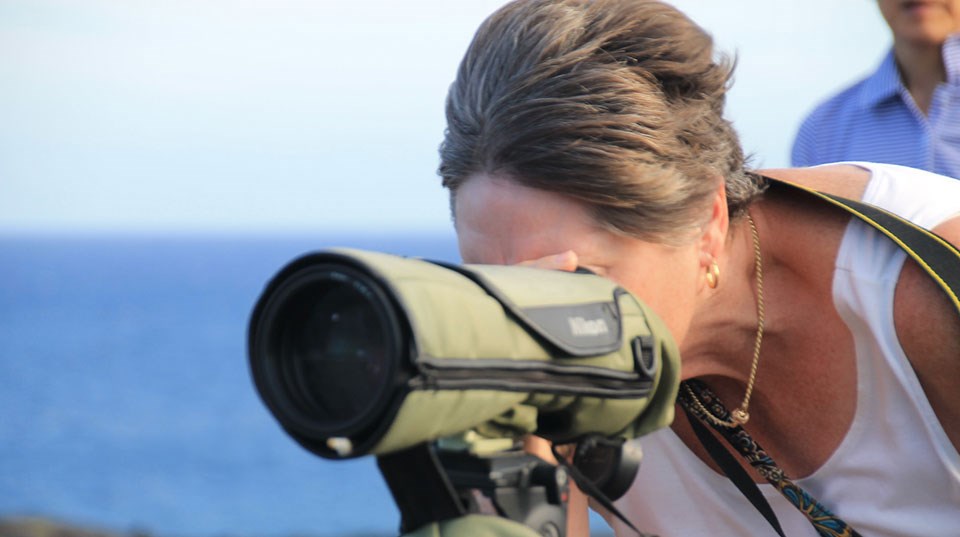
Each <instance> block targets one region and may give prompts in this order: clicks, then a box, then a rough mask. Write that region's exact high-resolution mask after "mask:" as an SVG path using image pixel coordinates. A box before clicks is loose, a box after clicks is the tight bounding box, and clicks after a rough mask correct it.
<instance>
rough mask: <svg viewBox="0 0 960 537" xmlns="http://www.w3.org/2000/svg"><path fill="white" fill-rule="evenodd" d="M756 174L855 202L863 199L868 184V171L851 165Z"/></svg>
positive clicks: (783, 169) (768, 171)
mask: <svg viewBox="0 0 960 537" xmlns="http://www.w3.org/2000/svg"><path fill="white" fill-rule="evenodd" d="M758 173H760V174H762V175H765V176H767V177H772V178H774V179H781V180H784V181H789V182H791V183H796V184H798V185H801V186H805V187H807V188H812V189H814V190H819V191H821V192H826V193H828V194H833V195H835V196H842V197H845V198H849V199H855V200H858V199H861V198H863V193H864V191H865V190H866V188H867V183H869V182H870V171H869V170H866V169H864V168H861V167H859V166H855V165H852V164H833V165H829V166H817V167H815V168H776V169H769V170H759V172H758Z"/></svg>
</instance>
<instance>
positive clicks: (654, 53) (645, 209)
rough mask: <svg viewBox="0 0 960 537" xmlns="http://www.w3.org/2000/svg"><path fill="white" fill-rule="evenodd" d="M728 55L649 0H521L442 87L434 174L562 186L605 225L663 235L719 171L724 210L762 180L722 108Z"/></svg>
mask: <svg viewBox="0 0 960 537" xmlns="http://www.w3.org/2000/svg"><path fill="white" fill-rule="evenodd" d="M732 70H733V62H732V61H731V60H729V59H728V58H727V57H725V56H722V57H720V58H719V59H715V58H714V48H713V40H712V38H711V37H710V36H709V35H708V34H707V33H706V32H705V31H704V30H703V29H702V28H700V27H699V26H697V25H696V24H695V23H693V22H692V21H691V20H690V19H688V18H687V17H686V16H685V15H683V14H682V13H680V12H679V11H677V10H676V9H675V8H673V7H671V6H669V5H667V4H664V3H662V2H658V1H653V0H592V1H591V0H517V1H514V2H511V3H509V4H507V5H506V6H504V7H502V8H501V9H500V10H498V11H497V12H496V13H494V14H493V15H491V16H490V17H489V18H488V19H487V20H486V21H485V22H484V23H483V24H482V25H481V26H480V28H479V30H478V31H477V33H476V35H475V36H474V39H473V42H472V43H471V45H470V47H469V49H468V50H467V53H466V55H465V56H464V58H463V61H462V62H461V64H460V68H459V72H458V73H457V78H456V80H455V81H454V83H453V85H452V86H451V88H450V92H449V95H448V97H447V130H446V132H445V137H444V141H443V144H442V145H441V147H440V168H439V174H440V175H441V176H442V178H443V185H444V186H445V187H447V188H449V189H450V195H451V203H452V202H453V201H454V199H455V196H456V193H457V188H458V187H459V186H460V185H461V184H462V183H463V182H464V181H465V180H467V179H468V178H469V177H470V176H472V175H474V174H478V173H486V174H498V175H500V176H505V177H509V178H510V179H511V180H514V181H516V182H518V183H520V184H523V185H525V186H529V187H533V188H538V189H542V190H548V191H553V192H558V193H562V194H565V195H569V196H571V197H573V198H575V199H578V200H581V201H584V202H586V203H587V204H588V205H589V206H591V207H592V208H593V212H594V216H595V218H596V219H597V221H598V222H599V223H601V224H602V225H604V226H605V227H607V228H608V229H611V230H613V231H615V232H619V233H623V234H627V235H632V236H636V237H639V238H644V239H656V240H660V241H665V242H676V241H679V240H682V239H683V237H684V236H687V235H688V233H689V232H690V231H692V230H693V229H696V228H698V227H699V226H700V225H702V223H703V221H704V220H705V219H706V217H707V209H708V206H709V202H710V199H711V196H712V194H713V192H714V189H715V187H716V185H717V183H716V181H717V180H720V178H723V179H725V181H726V189H727V199H728V205H729V207H730V214H731V215H732V216H734V217H736V216H738V215H740V214H742V212H744V211H745V209H746V207H747V206H748V205H749V203H750V202H751V201H752V200H753V199H754V198H755V197H756V196H757V195H759V193H760V192H761V190H762V187H761V185H759V184H758V183H757V181H756V180H755V179H754V178H753V176H752V174H748V173H745V171H744V157H743V151H742V149H741V147H740V143H739V140H738V138H737V135H736V132H735V131H734V129H733V127H732V125H731V124H730V122H729V121H727V120H725V119H724V118H723V107H724V98H725V95H726V92H727V89H728V87H729V82H730V78H731V73H732Z"/></svg>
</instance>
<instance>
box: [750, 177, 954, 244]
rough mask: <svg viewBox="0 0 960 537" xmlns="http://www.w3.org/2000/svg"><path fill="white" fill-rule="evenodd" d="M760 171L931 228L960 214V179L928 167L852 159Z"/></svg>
mask: <svg viewBox="0 0 960 537" xmlns="http://www.w3.org/2000/svg"><path fill="white" fill-rule="evenodd" d="M761 173H763V174H764V175H767V176H768V177H773V178H775V179H780V180H784V181H789V182H792V183H796V184H799V185H801V186H804V187H807V188H811V189H814V190H818V191H821V192H825V193H828V194H833V195H836V196H842V197H845V198H850V199H855V200H862V201H865V202H867V203H870V204H873V205H876V206H879V207H882V208H884V209H886V210H888V211H890V212H892V213H894V214H896V215H898V216H900V217H902V218H905V219H907V220H910V221H911V222H914V223H915V224H917V225H920V226H922V227H926V228H928V229H933V228H934V227H936V226H938V225H940V224H941V223H944V222H946V221H947V220H949V219H951V218H952V217H956V216H960V180H957V179H953V178H950V177H945V176H942V175H937V174H934V173H931V172H928V171H925V170H919V169H915V168H908V167H906V166H898V165H895V164H877V163H869V162H849V163H838V164H830V165H822V166H816V167H812V168H791V169H777V170H765V171H763V172H761Z"/></svg>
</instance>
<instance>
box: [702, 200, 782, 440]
mask: <svg viewBox="0 0 960 537" xmlns="http://www.w3.org/2000/svg"><path fill="white" fill-rule="evenodd" d="M747 222H749V223H750V232H751V233H752V234H753V254H754V255H753V259H754V266H755V267H756V272H757V336H756V338H755V339H754V343H753V364H751V365H750V379H749V380H748V381H747V392H746V394H744V396H743V402H742V403H740V408H737V409H735V410H733V411H731V412H730V419H729V420H722V419H720V418H718V417H716V416H714V415H713V413H712V412H710V410H708V409H707V407H706V406H704V404H703V403H702V402H700V398H698V397H697V394H695V393H693V390H691V389H690V387H689V386H687V385H686V384H684V388H686V390H687V395H689V396H690V400H691V401H693V404H694V406H696V407H697V409H698V410H700V411H701V412H703V415H704V416H706V417H707V420H708V421H710V422H711V423H714V424H716V425H720V426H723V427H736V426H738V425H744V424H745V423H747V421H749V420H750V413H749V412H747V409H748V408H749V407H750V396H751V395H753V384H754V382H755V381H756V378H757V366H758V365H759V364H760V344H761V343H762V342H763V319H764V314H763V263H762V262H761V260H760V235H759V234H757V226H756V225H755V224H754V223H753V218H752V217H751V216H750V215H749V214H748V215H747Z"/></svg>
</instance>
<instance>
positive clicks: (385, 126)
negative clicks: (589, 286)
mask: <svg viewBox="0 0 960 537" xmlns="http://www.w3.org/2000/svg"><path fill="white" fill-rule="evenodd" d="M503 3H504V2H503V0H408V1H398V0H368V1H365V2H359V1H354V2H349V1H343V2H341V1H328V0H314V1H307V0H300V1H297V0H248V1H240V0H206V1H204V0H164V1H154V0H0V232H3V233H26V232H34V231H54V232H67V231H69V232H76V231H81V232H87V231H104V230H107V231H123V232H141V231H151V232H155V231H161V232H177V233H183V232H186V233H203V232H239V233H253V232H256V233H261V232H267V233H269V232H276V231H284V232H286V231H318V232H347V231H361V232H379V231H390V232H422V231H438V230H446V229H448V228H449V226H450V224H449V217H448V211H447V201H446V194H445V192H444V191H443V190H442V189H441V188H440V186H439V179H438V178H437V176H436V173H435V169H436V166H437V145H438V144H439V142H440V139H441V136H442V131H443V100H444V96H445V94H446V89H447V87H448V85H449V84H450V82H451V80H452V78H453V76H454V72H455V69H456V66H457V64H458V62H459V60H460V56H461V55H462V53H463V52H464V50H465V48H466V46H467V43H468V42H469V40H470V38H471V36H472V34H473V32H474V30H475V29H476V27H477V26H478V25H479V23H480V22H481V21H482V20H483V19H484V18H485V17H486V16H487V15H489V14H490V13H491V12H492V11H494V10H495V9H496V8H497V7H499V6H500V5H502V4H503ZM674 4H675V5H677V6H678V7H680V8H681V9H683V10H685V11H686V12H687V13H688V14H690V15H691V17H692V18H693V19H694V20H696V21H697V22H699V23H700V24H701V25H702V26H704V27H705V28H706V29H707V30H708V31H710V32H711V33H712V34H713V35H714V37H715V38H716V39H717V41H718V44H719V46H720V48H721V49H723V50H726V51H728V52H736V53H737V55H738V58H739V68H738V76H737V78H736V83H735V85H734V89H733V92H732V95H731V97H730V106H729V109H728V115H729V117H730V118H731V119H732V120H733V121H734V123H735V125H736V126H737V127H738V130H739V131H740V133H741V136H742V138H743V141H744V145H745V147H746V149H747V151H748V152H750V153H753V154H754V155H755V163H756V164H760V165H766V166H784V165H786V164H787V162H788V151H789V145H790V143H791V140H792V137H793V134H794V132H795V130H796V128H797V125H798V122H799V121H800V119H801V117H802V116H803V115H804V114H805V113H806V112H807V111H809V109H810V108H811V107H812V106H813V105H814V104H815V103H816V102H817V101H818V100H820V99H822V98H823V97H824V96H826V95H827V94H828V93H829V92H832V91H834V90H836V89H838V88H839V87H841V86H842V85H844V84H846V83H848V82H850V81H852V80H854V79H856V78H859V77H861V76H863V75H864V74H866V73H867V72H868V71H870V70H872V69H873V68H874V67H875V66H876V64H877V63H878V62H879V61H880V59H881V57H882V56H883V54H884V52H885V49H886V47H888V46H889V41H890V38H889V35H888V33H887V28H886V26H885V25H884V24H883V21H882V19H881V18H880V16H879V14H878V12H877V8H876V3H875V2H874V1H871V0H682V1H681V0H677V1H676V2H674Z"/></svg>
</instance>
